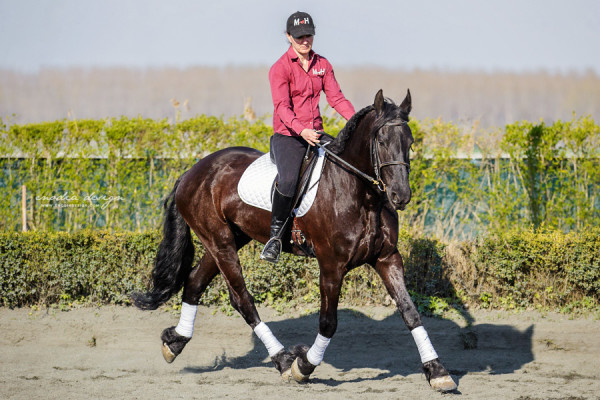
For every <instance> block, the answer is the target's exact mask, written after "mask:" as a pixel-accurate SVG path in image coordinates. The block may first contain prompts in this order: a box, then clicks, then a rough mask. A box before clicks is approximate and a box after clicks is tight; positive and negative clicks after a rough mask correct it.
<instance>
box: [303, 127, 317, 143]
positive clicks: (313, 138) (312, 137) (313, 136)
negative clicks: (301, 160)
mask: <svg viewBox="0 0 600 400" xmlns="http://www.w3.org/2000/svg"><path fill="white" fill-rule="evenodd" d="M300 136H302V138H303V139H304V140H306V141H307V142H308V144H310V145H311V146H314V145H315V144H316V143H319V137H320V136H321V134H320V133H317V131H315V130H314V129H303V130H302V132H300Z"/></svg>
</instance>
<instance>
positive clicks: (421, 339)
mask: <svg viewBox="0 0 600 400" xmlns="http://www.w3.org/2000/svg"><path fill="white" fill-rule="evenodd" d="M410 333H412V335H413V339H415V343H416V344H417V349H418V350H419V355H420V356H421V362H422V363H425V362H427V361H431V360H435V359H436V358H438V355H437V353H436V352H435V350H434V348H433V345H432V344H431V341H430V340H429V335H427V331H426V330H425V328H423V326H419V327H417V328H415V329H413V330H412V331H410Z"/></svg>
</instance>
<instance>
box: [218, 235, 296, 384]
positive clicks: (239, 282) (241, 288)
mask: <svg viewBox="0 0 600 400" xmlns="http://www.w3.org/2000/svg"><path fill="white" fill-rule="evenodd" d="M211 248H213V247H212V246H211ZM215 258H216V261H217V264H218V266H219V270H220V271H221V275H222V276H223V278H224V280H225V283H226V284H227V288H228V289H229V299H230V301H231V305H232V306H233V308H235V309H236V310H237V311H238V312H239V313H240V315H241V316H242V318H244V320H245V321H246V323H247V324H248V325H250V327H251V328H252V330H253V331H254V333H256V335H257V336H258V338H259V339H260V340H261V341H262V342H263V344H264V345H265V347H266V348H267V351H268V353H269V356H270V357H271V361H273V364H274V365H275V368H277V370H278V371H279V372H280V373H281V374H282V375H283V376H284V377H286V378H287V375H285V374H284V373H286V372H287V371H288V370H289V369H290V367H291V365H292V362H293V361H294V356H293V355H292V354H291V353H290V352H288V351H286V350H285V349H284V347H283V345H282V344H281V343H280V342H279V340H277V338H276V337H275V335H274V334H273V332H271V330H270V329H269V327H268V326H267V325H266V324H265V323H264V322H262V321H261V320H260V317H259V315H258V311H257V310H256V306H255V305H254V298H253V297H252V295H251V294H250V292H249V291H248V289H247V287H246V282H245V281H244V276H243V274H242V267H241V265H240V260H239V258H238V254H237V248H233V246H231V247H230V248H224V246H220V247H219V250H218V251H217V252H216V257H215Z"/></svg>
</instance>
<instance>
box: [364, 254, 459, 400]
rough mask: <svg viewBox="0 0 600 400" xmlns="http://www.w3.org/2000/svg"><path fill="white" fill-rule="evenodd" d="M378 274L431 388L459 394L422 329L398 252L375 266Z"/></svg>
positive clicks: (379, 261) (380, 260)
mask: <svg viewBox="0 0 600 400" xmlns="http://www.w3.org/2000/svg"><path fill="white" fill-rule="evenodd" d="M375 270H376V271H377V272H378V273H379V276H381V279H382V280H383V283H384V284H385V287H386V288H387V290H388V292H389V294H390V296H392V298H393V299H394V300H395V301H396V304H397V306H398V310H399V311H400V314H401V315H402V319H403V320H404V323H405V324H406V326H407V327H408V329H409V330H410V332H411V333H412V335H413V338H414V340H415V343H416V344H417V349H418V350H419V355H420V356H421V362H422V363H423V372H424V373H425V376H426V377H427V380H428V381H429V384H430V385H431V387H432V388H433V389H435V390H438V391H440V392H450V391H453V390H456V383H455V382H454V381H453V380H452V378H451V377H450V374H449V373H448V371H446V368H444V366H443V365H442V363H441V362H440V360H439V358H438V355H437V353H436V351H435V350H434V348H433V345H432V344H431V341H430V340H429V336H428V335H427V332H426V331H425V328H424V327H423V323H422V322H421V317H420V316H419V312H418V311H417V308H416V307H415V305H414V303H413V302H412V300H411V298H410V295H409V294H408V290H407V289H406V284H405V282H404V267H403V264H402V258H401V257H400V254H399V253H398V252H397V251H395V252H393V253H392V254H391V255H390V256H388V257H386V258H383V259H379V260H378V261H377V263H376V264H375Z"/></svg>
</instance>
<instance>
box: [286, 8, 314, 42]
mask: <svg viewBox="0 0 600 400" xmlns="http://www.w3.org/2000/svg"><path fill="white" fill-rule="evenodd" d="M286 31H287V33H289V34H290V35H292V37H293V38H296V39H297V38H299V37H302V36H306V35H311V36H312V35H314V34H315V24H314V23H313V19H312V17H311V16H310V15H308V14H307V13H305V12H301V11H296V12H295V13H293V14H292V15H290V17H289V18H288V20H287V26H286Z"/></svg>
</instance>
